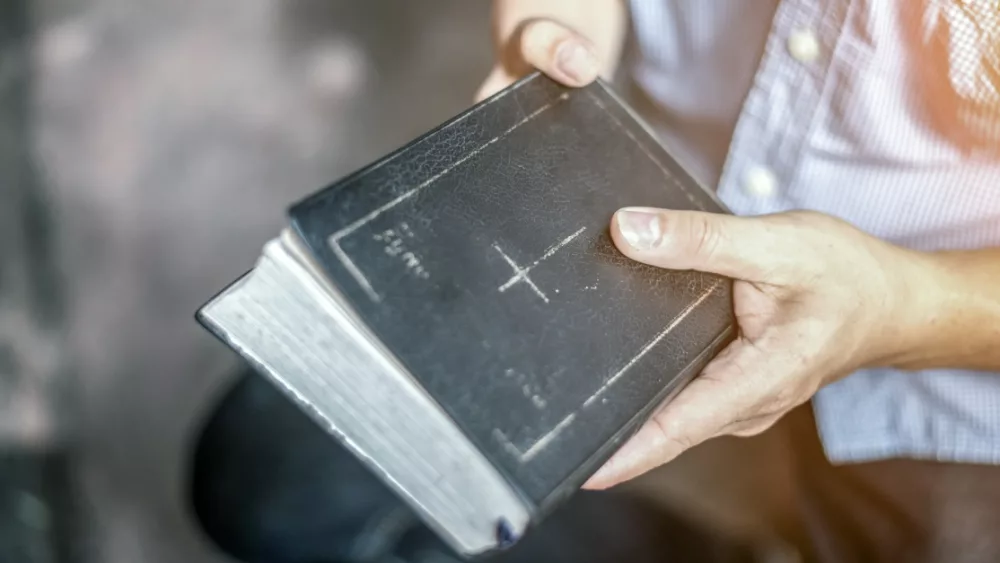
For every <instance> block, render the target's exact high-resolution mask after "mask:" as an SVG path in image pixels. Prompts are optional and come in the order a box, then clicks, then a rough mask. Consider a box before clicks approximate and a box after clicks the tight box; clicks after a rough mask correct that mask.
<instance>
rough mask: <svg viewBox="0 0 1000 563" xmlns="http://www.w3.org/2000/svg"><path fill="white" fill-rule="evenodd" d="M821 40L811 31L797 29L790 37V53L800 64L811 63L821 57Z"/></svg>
mask: <svg viewBox="0 0 1000 563" xmlns="http://www.w3.org/2000/svg"><path fill="white" fill-rule="evenodd" d="M819 50H820V47H819V40H818V39H816V34H814V33H813V32H812V30H809V29H797V30H795V31H793V32H792V33H791V35H789V36H788V52H789V53H791V54H792V57H793V58H794V59H795V60H797V61H799V62H800V63H811V62H813V61H815V60H816V59H817V58H818V57H819Z"/></svg>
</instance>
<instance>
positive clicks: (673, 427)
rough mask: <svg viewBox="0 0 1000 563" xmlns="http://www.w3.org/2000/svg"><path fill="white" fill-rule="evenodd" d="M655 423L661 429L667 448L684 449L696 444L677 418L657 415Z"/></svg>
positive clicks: (654, 419)
mask: <svg viewBox="0 0 1000 563" xmlns="http://www.w3.org/2000/svg"><path fill="white" fill-rule="evenodd" d="M653 423H654V424H656V427H657V428H658V429H659V430H660V434H661V435H662V437H663V441H664V448H665V449H667V450H678V451H683V450H686V449H688V448H691V447H693V446H694V445H695V444H694V440H693V439H692V438H691V437H690V436H689V435H688V434H687V432H685V430H684V428H683V427H682V425H681V424H680V423H679V422H678V421H677V420H676V419H675V418H667V417H662V416H656V417H654V418H653Z"/></svg>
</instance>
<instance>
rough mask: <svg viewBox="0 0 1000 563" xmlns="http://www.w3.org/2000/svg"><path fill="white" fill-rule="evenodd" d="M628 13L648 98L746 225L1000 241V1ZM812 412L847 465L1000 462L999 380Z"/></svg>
mask: <svg viewBox="0 0 1000 563" xmlns="http://www.w3.org/2000/svg"><path fill="white" fill-rule="evenodd" d="M631 8H632V19H633V32H634V33H633V35H634V43H635V46H636V49H635V51H636V53H637V55H636V56H635V57H631V58H630V60H628V61H627V62H626V67H625V70H626V71H627V73H626V74H627V75H628V78H629V81H630V85H631V86H632V87H633V88H632V91H633V94H634V96H633V100H634V101H635V103H636V105H637V107H638V108H639V109H640V111H642V112H643V113H644V114H645V116H646V117H647V118H648V119H649V120H650V123H651V124H652V125H653V127H654V128H655V129H657V130H658V131H659V132H660V133H661V135H662V137H663V139H664V142H665V143H666V144H667V145H668V146H670V147H671V148H672V149H673V150H675V151H676V152H677V153H678V154H679V155H680V157H681V158H682V160H684V161H685V162H686V164H687V166H688V167H689V168H690V169H691V171H692V172H693V173H694V174H695V175H696V176H698V177H699V179H700V180H701V181H703V182H704V183H706V184H707V185H710V186H714V187H716V189H717V191H718V194H719V196H720V198H721V199H722V200H723V201H724V202H725V203H726V204H727V205H728V206H729V207H730V208H731V209H732V210H733V211H734V212H736V213H739V214H744V215H755V214H763V213H772V212H779V211H785V210H791V209H812V210H816V211H821V212H825V213H828V214H831V215H834V216H838V217H841V218H843V219H845V220H847V221H849V222H851V223H852V224H854V225H855V226H857V227H859V228H861V229H863V230H865V231H867V232H868V233H870V234H872V235H875V236H877V237H880V238H882V239H885V240H888V241H890V242H893V243H896V244H899V245H901V246H905V247H910V248H915V249H922V250H936V249H960V248H979V247H987V246H1000V12H998V9H1000V8H998V4H997V2H996V1H995V0H839V1H838V0H829V1H823V0H754V1H753V2H748V1H747V0H632V1H631ZM998 283H1000V282H998ZM998 345H1000V343H998ZM814 408H815V410H816V417H817V423H818V426H819V431H820V436H821V438H822V440H823V443H824V447H825V448H826V452H827V455H828V457H829V458H830V459H831V460H832V461H834V462H848V461H867V460H876V459H883V458H887V457H913V458H924V459H939V460H947V461H958V462H981V463H1000V374H995V373H982V372H972V371H965V370H957V369H941V370H929V371H923V372H915V373H914V372H907V373H903V372H898V371H894V370H890V369H871V370H864V371H859V372H857V373H854V374H851V375H850V376H848V377H847V378H845V379H843V380H841V381H839V382H837V383H835V384H833V385H830V386H828V387H826V388H824V389H822V390H821V391H820V392H819V393H818V394H817V396H816V397H815V400H814Z"/></svg>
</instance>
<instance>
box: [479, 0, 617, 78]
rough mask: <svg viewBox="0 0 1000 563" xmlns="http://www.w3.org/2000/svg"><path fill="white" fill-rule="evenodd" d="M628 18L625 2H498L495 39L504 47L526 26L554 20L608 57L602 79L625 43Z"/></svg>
mask: <svg viewBox="0 0 1000 563" xmlns="http://www.w3.org/2000/svg"><path fill="white" fill-rule="evenodd" d="M627 15H628V9H627V6H626V2H625V0H494V3H493V36H494V41H495V44H496V45H498V46H504V45H507V44H508V41H509V39H510V38H511V36H512V35H513V34H514V33H516V32H517V30H518V28H519V27H520V26H521V24H523V23H524V22H526V21H529V20H532V19H536V18H551V19H553V20H555V21H557V22H559V23H561V24H563V25H565V26H567V27H569V28H571V29H573V30H575V31H576V32H578V33H579V34H580V35H582V36H583V37H586V38H587V39H589V40H590V41H591V42H593V44H594V48H595V51H596V52H598V53H601V54H603V55H604V56H605V57H606V58H605V60H604V61H603V63H604V67H605V68H604V70H603V71H602V75H604V76H609V75H610V73H611V72H613V69H614V68H615V66H616V65H617V63H618V59H619V57H620V55H621V50H622V47H623V45H624V43H625V32H626V28H627V25H626V23H627ZM500 55H501V57H500V58H501V60H504V59H505V57H503V53H500ZM509 70H512V71H514V72H515V73H519V72H520V71H521V70H523V69H509Z"/></svg>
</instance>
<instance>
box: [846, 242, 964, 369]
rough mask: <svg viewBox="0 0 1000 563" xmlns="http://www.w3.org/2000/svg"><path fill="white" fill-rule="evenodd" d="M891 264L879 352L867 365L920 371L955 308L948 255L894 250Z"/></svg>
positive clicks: (877, 344)
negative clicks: (945, 260)
mask: <svg viewBox="0 0 1000 563" xmlns="http://www.w3.org/2000/svg"><path fill="white" fill-rule="evenodd" d="M892 252H893V254H894V258H895V259H894V260H891V261H889V262H888V263H885V262H883V264H885V266H884V267H885V275H886V277H887V279H888V280H889V283H887V284H886V285H887V288H888V289H887V291H886V295H885V297H884V299H883V305H884V307H883V308H881V309H878V308H877V310H878V313H877V315H876V316H877V317H878V318H877V319H876V320H875V323H876V327H877V328H876V331H875V332H876V334H875V336H874V338H873V339H872V342H873V343H874V345H875V346H874V350H873V353H872V354H871V355H870V357H869V358H868V360H867V361H866V362H865V364H864V365H863V366H862V367H894V368H899V369H918V368H919V367H921V365H922V364H923V363H925V362H926V361H927V356H928V352H929V350H930V349H931V347H932V345H933V344H934V336H935V333H936V332H937V330H938V328H937V327H938V326H939V325H940V324H941V323H942V322H943V321H944V319H943V316H944V315H945V314H946V313H947V312H948V311H949V310H950V306H949V300H950V299H951V298H952V295H953V290H952V288H951V285H952V281H951V280H950V279H949V276H948V272H947V270H946V269H945V268H944V267H943V264H942V263H941V262H942V257H941V256H940V255H937V254H934V253H925V252H918V251H913V250H908V249H904V248H900V247H893V250H892Z"/></svg>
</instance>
